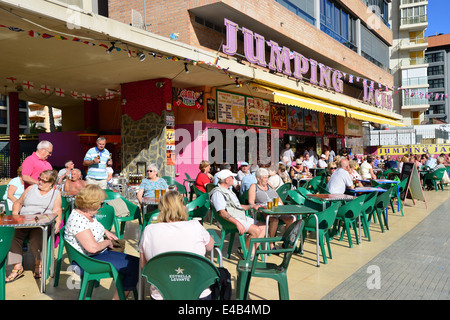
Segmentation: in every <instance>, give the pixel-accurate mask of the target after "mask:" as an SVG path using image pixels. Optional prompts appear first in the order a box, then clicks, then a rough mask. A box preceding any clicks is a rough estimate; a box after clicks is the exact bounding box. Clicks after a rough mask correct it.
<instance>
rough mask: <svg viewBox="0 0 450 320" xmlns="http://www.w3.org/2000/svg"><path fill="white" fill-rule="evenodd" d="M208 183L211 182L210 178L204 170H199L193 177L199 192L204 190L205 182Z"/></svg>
mask: <svg viewBox="0 0 450 320" xmlns="http://www.w3.org/2000/svg"><path fill="white" fill-rule="evenodd" d="M208 183H211V180H209V178H208V175H207V174H206V173H204V172H200V173H199V174H198V175H197V178H196V179H195V186H196V187H197V188H198V190H200V191H201V192H206V189H205V184H208Z"/></svg>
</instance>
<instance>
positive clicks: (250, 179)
mask: <svg viewBox="0 0 450 320" xmlns="http://www.w3.org/2000/svg"><path fill="white" fill-rule="evenodd" d="M254 183H258V181H257V180H256V175H255V172H253V173H252V174H248V175H246V176H245V177H244V178H242V181H241V188H240V189H239V192H240V193H241V194H244V192H245V191H247V190H248V189H250V186H251V185H252V184H254Z"/></svg>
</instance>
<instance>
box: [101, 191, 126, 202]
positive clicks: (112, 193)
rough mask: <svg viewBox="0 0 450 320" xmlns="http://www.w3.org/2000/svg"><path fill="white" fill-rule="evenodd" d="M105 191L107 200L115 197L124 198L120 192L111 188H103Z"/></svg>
mask: <svg viewBox="0 0 450 320" xmlns="http://www.w3.org/2000/svg"><path fill="white" fill-rule="evenodd" d="M103 191H105V193H106V199H105V200H114V199H119V198H123V197H122V195H121V194H120V193H119V192H116V191H113V190H109V189H103Z"/></svg>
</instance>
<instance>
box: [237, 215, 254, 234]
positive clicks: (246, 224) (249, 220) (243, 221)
mask: <svg viewBox="0 0 450 320" xmlns="http://www.w3.org/2000/svg"><path fill="white" fill-rule="evenodd" d="M233 218H234V217H233ZM235 219H236V220H237V221H239V222H240V223H241V224H242V225H243V226H244V228H245V232H248V229H250V226H251V225H252V224H256V223H255V220H254V219H253V218H250V217H245V218H244V219H241V218H235Z"/></svg>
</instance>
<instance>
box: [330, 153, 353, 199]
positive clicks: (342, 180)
mask: <svg viewBox="0 0 450 320" xmlns="http://www.w3.org/2000/svg"><path fill="white" fill-rule="evenodd" d="M347 188H348V189H353V188H354V185H353V180H352V178H351V176H350V173H349V163H348V160H347V159H342V160H341V162H340V168H338V169H337V170H336V171H335V172H334V173H333V174H332V175H331V177H330V181H328V185H327V191H328V192H329V193H332V194H343V193H345V190H346V189H347Z"/></svg>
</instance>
